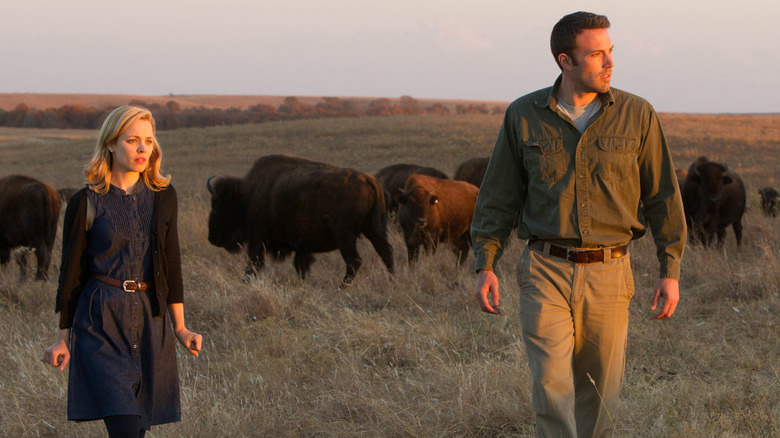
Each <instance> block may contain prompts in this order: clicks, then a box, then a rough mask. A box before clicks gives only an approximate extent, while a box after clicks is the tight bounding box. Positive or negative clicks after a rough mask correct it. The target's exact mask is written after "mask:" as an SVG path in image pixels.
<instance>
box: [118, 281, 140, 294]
mask: <svg viewBox="0 0 780 438" xmlns="http://www.w3.org/2000/svg"><path fill="white" fill-rule="evenodd" d="M130 285H135V289H128V286H130ZM122 289H124V290H125V292H135V291H137V290H138V282H136V281H135V280H125V281H123V282H122Z"/></svg>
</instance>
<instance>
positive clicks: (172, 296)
mask: <svg viewBox="0 0 780 438" xmlns="http://www.w3.org/2000/svg"><path fill="white" fill-rule="evenodd" d="M165 192H167V193H166V197H165V199H166V200H165V202H164V206H165V208H164V210H165V212H166V214H165V215H163V216H164V217H165V219H164V221H165V225H166V227H165V229H166V232H165V235H164V236H162V239H163V245H164V249H163V254H164V255H165V261H164V266H165V268H166V271H167V272H164V276H165V280H166V283H167V286H168V293H167V296H166V297H165V304H171V303H181V302H183V301H184V285H183V281H182V272H181V249H180V247H179V225H178V220H179V217H178V216H179V205H178V198H177V194H176V189H174V188H173V186H168V188H167V189H165ZM161 304H162V303H161Z"/></svg>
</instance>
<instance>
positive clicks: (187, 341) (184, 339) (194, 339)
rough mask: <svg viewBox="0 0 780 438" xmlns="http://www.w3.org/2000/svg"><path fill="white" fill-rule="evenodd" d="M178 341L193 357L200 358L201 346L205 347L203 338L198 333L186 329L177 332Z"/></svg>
mask: <svg viewBox="0 0 780 438" xmlns="http://www.w3.org/2000/svg"><path fill="white" fill-rule="evenodd" d="M176 339H178V340H179V343H180V344H181V345H183V346H184V348H186V349H187V351H189V352H190V354H191V355H193V356H196V357H197V356H198V352H199V351H200V347H201V345H203V336H201V335H199V334H198V333H195V332H191V331H189V330H187V329H186V328H182V329H179V330H176Z"/></svg>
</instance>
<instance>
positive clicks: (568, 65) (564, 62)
mask: <svg viewBox="0 0 780 438" xmlns="http://www.w3.org/2000/svg"><path fill="white" fill-rule="evenodd" d="M558 62H559V63H561V66H563V68H564V69H565V70H571V69H572V68H573V67H574V65H573V64H572V62H571V57H570V56H569V55H567V54H566V53H563V52H561V53H559V54H558Z"/></svg>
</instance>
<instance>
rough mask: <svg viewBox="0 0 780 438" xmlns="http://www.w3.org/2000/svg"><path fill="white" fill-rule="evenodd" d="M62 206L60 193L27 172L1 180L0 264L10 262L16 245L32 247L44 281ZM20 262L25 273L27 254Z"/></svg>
mask: <svg viewBox="0 0 780 438" xmlns="http://www.w3.org/2000/svg"><path fill="white" fill-rule="evenodd" d="M61 208H62V202H61V201H60V198H59V196H58V195H57V192H56V191H55V190H54V188H53V187H52V186H50V185H48V184H46V183H45V182H43V181H39V180H37V179H35V178H31V177H29V176H24V175H9V176H6V177H4V178H2V179H0V265H5V264H6V263H8V260H9V259H10V257H11V250H13V249H14V248H17V247H29V248H33V249H35V257H36V259H37V261H38V270H37V273H36V275H35V278H36V279H38V280H45V279H46V278H47V277H48V272H49V264H50V263H51V250H52V247H53V246H54V239H55V237H56V236H57V221H59V219H60V209H61ZM18 261H19V264H20V266H21V268H22V273H23V275H25V272H26V260H25V258H24V256H21V257H19V259H18Z"/></svg>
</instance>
